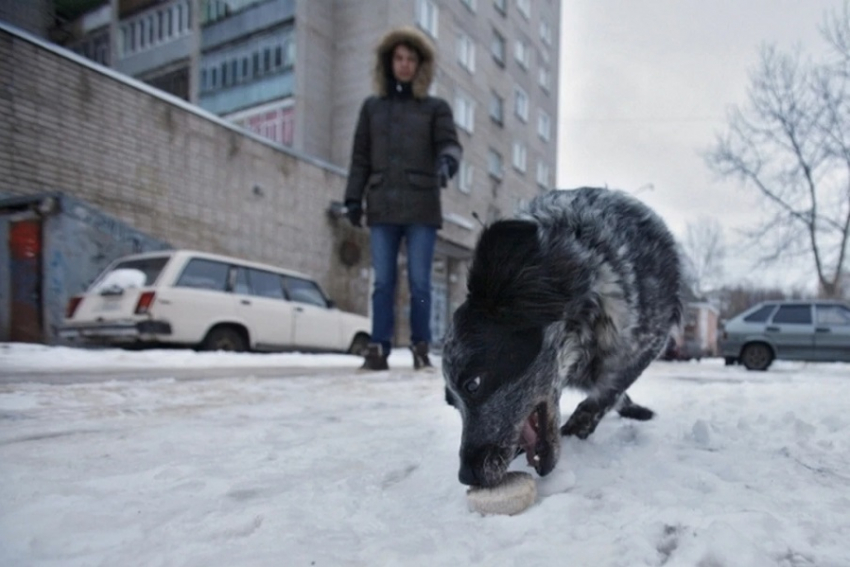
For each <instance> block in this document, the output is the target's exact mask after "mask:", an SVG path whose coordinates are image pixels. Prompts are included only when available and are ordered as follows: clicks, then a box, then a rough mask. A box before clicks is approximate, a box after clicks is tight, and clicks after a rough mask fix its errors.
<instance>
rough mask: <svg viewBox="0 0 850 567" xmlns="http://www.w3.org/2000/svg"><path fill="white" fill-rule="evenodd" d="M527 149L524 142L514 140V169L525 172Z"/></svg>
mask: <svg viewBox="0 0 850 567" xmlns="http://www.w3.org/2000/svg"><path fill="white" fill-rule="evenodd" d="M527 153H528V152H527V150H526V148H525V144H523V143H522V142H514V151H513V164H514V169H516V170H517V171H519V172H520V173H525V169H526V158H527Z"/></svg>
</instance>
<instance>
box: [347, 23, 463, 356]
mask: <svg viewBox="0 0 850 567" xmlns="http://www.w3.org/2000/svg"><path fill="white" fill-rule="evenodd" d="M435 64H436V62H435V50H434V47H433V45H432V44H431V42H430V40H429V39H428V38H427V37H426V36H425V35H424V34H423V33H422V32H420V31H419V30H417V29H416V28H413V27H408V26H404V27H400V28H396V29H393V30H391V31H390V32H388V33H387V34H386V35H385V36H384V37H383V38H382V39H381V41H380V43H379V44H378V46H377V49H376V50H375V66H374V69H373V83H374V90H375V94H373V95H372V96H369V97H368V98H366V100H365V101H364V102H363V105H362V106H361V109H360V115H359V118H358V120H357V127H356V129H355V132H354V143H353V147H352V151H351V165H350V167H349V174H348V182H347V184H346V187H345V199H344V200H345V206H346V215H347V216H348V219H349V221H351V223H352V224H353V225H354V226H361V219H362V217H363V212H364V211H363V201H364V200H365V203H366V211H365V212H366V224H367V226H368V227H369V241H370V249H371V253H372V268H373V270H374V273H375V281H374V287H373V289H372V342H371V343H370V345H369V347H368V350H367V353H366V356H365V359H364V361H363V366H362V367H361V369H362V370H386V369H388V368H389V365H388V363H387V357H388V355H389V353H390V349H391V348H392V337H393V330H394V326H395V310H394V307H395V291H396V275H397V265H398V252H399V247H400V244H401V241H402V240H404V242H405V245H406V247H407V272H408V283H409V287H410V333H411V336H410V342H411V346H410V349H411V351H412V353H413V366H414V368H416V369H423V368H431V367H432V365H431V362H430V360H429V359H428V345H429V343H430V342H431V264H432V262H433V259H434V246H435V244H436V240H437V230H438V229H439V228H441V227H442V222H443V215H442V208H441V202H440V191H441V188H443V187H445V186H446V185H447V184H448V181H449V179H451V178H452V177H454V175H455V174H456V173H457V170H458V165H459V163H460V160H461V158H462V155H463V148H462V147H461V145H460V142H459V141H458V136H457V130H456V128H455V124H454V118H453V116H452V110H451V107H449V104H448V103H447V102H446V101H445V100H443V99H441V98H438V97H434V96H430V95H429V94H428V89H429V87H430V86H431V82H432V80H433V78H434V72H435V66H436V65H435Z"/></svg>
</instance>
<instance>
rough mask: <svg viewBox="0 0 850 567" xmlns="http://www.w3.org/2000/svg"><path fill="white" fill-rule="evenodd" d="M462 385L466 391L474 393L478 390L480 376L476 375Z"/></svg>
mask: <svg viewBox="0 0 850 567" xmlns="http://www.w3.org/2000/svg"><path fill="white" fill-rule="evenodd" d="M464 387H465V388H466V391H467V392H469V393H470V394H474V393H475V392H477V391H478V388H480V387H481V376H476V377H475V378H473V379H472V380H468V381H467V382H466V385H465V386H464Z"/></svg>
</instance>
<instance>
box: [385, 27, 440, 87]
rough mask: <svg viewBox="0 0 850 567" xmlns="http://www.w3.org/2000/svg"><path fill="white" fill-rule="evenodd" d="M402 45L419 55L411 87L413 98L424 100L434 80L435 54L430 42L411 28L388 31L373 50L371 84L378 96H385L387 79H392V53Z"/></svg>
mask: <svg viewBox="0 0 850 567" xmlns="http://www.w3.org/2000/svg"><path fill="white" fill-rule="evenodd" d="M400 43H404V44H406V45H408V46H409V47H412V48H413V49H415V50H416V51H417V52H418V53H419V68H418V69H417V70H416V75H415V76H414V77H413V83H412V85H411V88H412V91H413V96H414V97H416V98H425V97H426V96H428V89H429V88H430V87H431V81H433V80H434V68H435V58H436V52H435V50H434V46H433V44H432V43H431V40H430V39H428V36H426V35H425V34H424V33H422V32H421V31H419V30H418V29H417V28H414V27H412V26H402V27H400V28H395V29H393V30H391V31H389V32H388V33H387V34H386V35H385V36H384V37H383V38H382V39H381V41H380V43H378V46H377V47H376V48H375V67H374V68H373V70H372V82H373V87H374V89H375V93H376V94H377V95H378V96H386V94H387V79H388V78H391V77H392V52H393V50H394V49H395V48H396V46H397V45H398V44H400Z"/></svg>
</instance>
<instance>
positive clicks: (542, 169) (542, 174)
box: [537, 160, 552, 189]
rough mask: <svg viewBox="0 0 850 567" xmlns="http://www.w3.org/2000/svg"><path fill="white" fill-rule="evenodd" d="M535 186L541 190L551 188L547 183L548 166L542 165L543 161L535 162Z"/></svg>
mask: <svg viewBox="0 0 850 567" xmlns="http://www.w3.org/2000/svg"><path fill="white" fill-rule="evenodd" d="M537 184H538V185H539V186H540V188H541V189H550V188H551V187H552V185H551V184H550V182H549V166H548V165H546V164H545V163H543V160H541V161H538V162H537Z"/></svg>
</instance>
